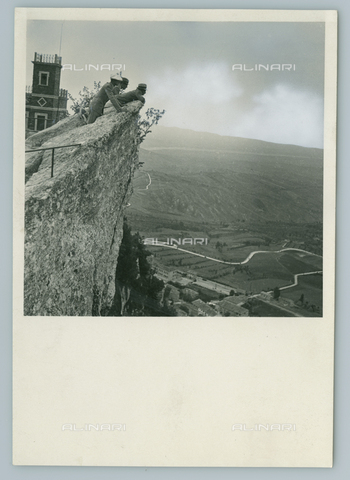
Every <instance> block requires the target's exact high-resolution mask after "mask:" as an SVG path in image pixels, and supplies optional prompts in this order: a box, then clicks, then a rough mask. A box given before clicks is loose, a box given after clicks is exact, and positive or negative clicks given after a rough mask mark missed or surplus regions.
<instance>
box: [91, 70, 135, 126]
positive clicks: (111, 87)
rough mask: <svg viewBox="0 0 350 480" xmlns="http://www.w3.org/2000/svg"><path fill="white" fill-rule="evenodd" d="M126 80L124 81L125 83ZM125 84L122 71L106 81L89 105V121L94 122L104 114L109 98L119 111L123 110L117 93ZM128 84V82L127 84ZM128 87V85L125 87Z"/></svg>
mask: <svg viewBox="0 0 350 480" xmlns="http://www.w3.org/2000/svg"><path fill="white" fill-rule="evenodd" d="M125 83H126V82H124V85H125ZM122 85H123V78H122V76H121V73H120V72H118V73H116V74H114V75H111V81H110V82H108V83H105V84H104V85H103V86H102V87H101V89H100V91H99V92H98V93H96V95H95V96H94V97H93V99H92V100H91V103H90V107H89V118H88V121H87V123H94V121H95V120H96V118H98V117H101V116H102V115H103V109H104V106H105V105H106V103H107V102H108V100H110V101H111V103H112V105H113V106H114V108H115V109H116V110H117V112H118V113H119V112H121V111H122V106H121V104H120V103H119V101H118V100H117V93H119V92H120V90H121V88H122ZM126 85H127V84H126ZM125 88H126V87H125Z"/></svg>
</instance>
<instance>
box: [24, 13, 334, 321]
mask: <svg viewBox="0 0 350 480" xmlns="http://www.w3.org/2000/svg"><path fill="white" fill-rule="evenodd" d="M26 36H27V43H26V72H25V74H26V84H27V85H26V120H25V121H26V128H25V132H26V133H25V135H26V143H25V145H26V147H25V148H26V151H25V153H26V165H25V185H26V186H25V264H24V314H25V315H41V316H47V315H52V316H60V315H69V316H75V315H81V316H180V317H183V316H185V317H186V316H189V317H196V316H209V317H220V316H228V317H322V313H323V295H322V291H323V226H324V225H323V181H324V162H323V159H324V88H325V81H324V74H325V22H321V21H320V22H307V21H305V22H293V21H288V22H287V21H283V22H282V21H281V22H254V21H252V22H231V21H230V22H225V21H218V22H215V21H212V22H198V21H197V22H195V21H186V22H184V21H182V22H181V21H173V22H168V21H166V22H164V21H158V22H156V24H155V23H154V22H149V21H148V22H147V21H130V22H122V21H119V22H118V21H113V22H112V21H110V22H106V21H73V20H71V21H70V20H68V21H57V20H29V21H28V23H27V33H26ZM96 39H98V41H96Z"/></svg>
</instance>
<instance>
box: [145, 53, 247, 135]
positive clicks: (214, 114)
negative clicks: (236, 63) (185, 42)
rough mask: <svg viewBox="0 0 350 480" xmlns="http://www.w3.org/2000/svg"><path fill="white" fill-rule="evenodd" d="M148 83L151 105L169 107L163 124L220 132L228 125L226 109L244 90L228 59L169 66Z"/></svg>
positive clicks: (149, 103)
mask: <svg viewBox="0 0 350 480" xmlns="http://www.w3.org/2000/svg"><path fill="white" fill-rule="evenodd" d="M147 83H148V93H147V97H146V99H147V105H150V106H153V107H155V108H161V109H165V110H166V115H165V116H164V119H162V125H164V126H177V127H180V128H189V129H192V130H201V131H217V133H219V132H221V131H223V130H224V129H225V128H226V127H227V119H226V117H225V115H223V111H225V112H226V113H229V112H230V111H231V108H230V107H229V105H230V103H231V102H232V101H234V100H235V99H236V98H238V97H240V95H241V94H242V93H243V89H242V88H241V87H240V86H239V85H238V84H237V83H236V81H235V80H234V79H233V76H232V74H231V70H230V66H229V65H228V64H227V63H226V62H212V63H195V62H193V63H191V64H190V65H187V66H186V67H185V68H184V69H179V70H177V69H175V68H173V67H172V68H167V69H165V70H163V71H162V73H161V74H159V75H150V76H149V78H148V79H147Z"/></svg>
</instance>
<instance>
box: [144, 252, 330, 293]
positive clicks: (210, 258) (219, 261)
mask: <svg viewBox="0 0 350 480" xmlns="http://www.w3.org/2000/svg"><path fill="white" fill-rule="evenodd" d="M146 245H149V246H154V247H156V246H157V247H167V248H172V249H174V250H180V251H182V252H186V253H190V254H192V255H197V256H198V257H202V258H206V259H207V260H212V261H214V262H218V263H224V264H226V265H243V264H245V263H248V262H249V260H251V259H252V258H253V256H254V255H256V254H258V253H282V252H288V251H295V252H302V253H306V254H308V255H313V256H315V257H322V255H317V254H316V253H312V252H308V251H307V250H302V249H300V248H283V249H282V250H256V251H254V252H251V253H250V254H249V255H248V257H247V258H246V259H245V260H243V261H242V262H226V261H224V260H218V259H217V258H212V257H207V256H206V255H202V254H201V253H195V252H191V251H190V250H185V249H184V248H179V247H178V246H177V245H175V246H174V245H158V244H155V245H150V244H146ZM322 273H323V272H322V270H317V271H314V272H305V273H297V274H295V275H294V283H291V284H290V285H286V286H284V287H279V290H287V288H293V287H296V286H297V285H298V278H299V277H302V276H305V275H316V274H322ZM215 283H217V282H215ZM268 293H272V291H271V292H268ZM258 295H260V294H259V293H258V294H255V295H253V296H258Z"/></svg>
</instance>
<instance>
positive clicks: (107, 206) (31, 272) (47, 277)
mask: <svg viewBox="0 0 350 480" xmlns="http://www.w3.org/2000/svg"><path fill="white" fill-rule="evenodd" d="M141 106H142V104H141V102H132V103H130V104H128V105H127V106H126V107H125V112H123V113H119V114H118V113H117V112H116V111H115V110H114V108H113V107H107V108H105V114H104V115H103V116H102V117H100V118H98V119H97V120H96V122H95V123H94V124H92V125H83V122H82V120H80V119H79V118H78V116H77V115H74V116H72V117H68V118H66V119H64V120H62V121H61V122H59V123H58V124H57V125H55V126H53V127H51V128H48V129H46V130H44V131H42V132H40V133H38V134H35V135H33V136H31V137H30V138H29V139H28V141H27V144H26V150H29V149H34V148H47V147H53V146H60V145H71V144H81V145H80V146H75V147H68V148H58V149H56V150H55V153H54V176H53V178H51V155H52V151H51V150H40V151H37V152H31V153H27V154H26V158H27V161H26V202H25V272H24V314H25V315H42V316H44V315H56V316H60V315H67V316H71V315H86V316H91V315H93V316H95V315H108V313H109V310H110V308H111V306H112V303H113V300H114V293H115V269H116V264H117V258H118V251H119V245H120V242H121V236H122V228H123V215H124V211H125V207H126V206H127V204H128V200H129V198H130V195H131V193H132V177H133V174H134V171H135V168H137V165H138V138H137V115H138V111H139V110H140V108H141Z"/></svg>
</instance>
